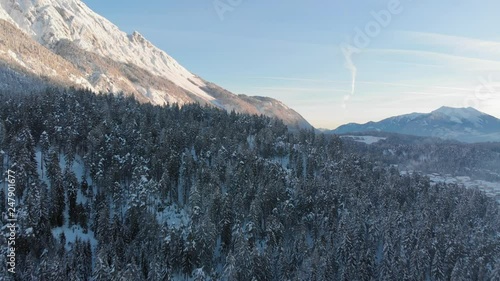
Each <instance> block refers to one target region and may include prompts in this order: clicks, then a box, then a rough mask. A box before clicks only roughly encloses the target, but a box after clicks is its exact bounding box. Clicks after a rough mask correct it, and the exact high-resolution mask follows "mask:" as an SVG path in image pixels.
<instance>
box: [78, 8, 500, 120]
mask: <svg viewBox="0 0 500 281" xmlns="http://www.w3.org/2000/svg"><path fill="white" fill-rule="evenodd" d="M84 2H85V3H86V4H87V5H88V6H89V7H90V8H92V9H93V10H94V11H96V12H98V13H99V14H101V15H102V16H104V17H106V18H108V19H109V20H110V21H112V22H113V23H115V24H116V25H118V27H120V29H122V30H123V31H125V32H127V33H131V32H132V31H134V30H137V31H139V32H140V33H141V34H143V35H144V36H145V37H146V38H147V39H149V40H150V41H151V42H153V43H154V44H155V45H157V46H158V47H160V48H161V49H163V50H165V51H166V52H167V53H168V54H170V55H171V56H173V57H174V58H175V59H176V60H178V61H179V62H180V63H181V64H182V65H184V66H185V67H186V68H187V69H189V70H190V71H192V72H193V73H195V74H197V75H199V76H201V77H203V78H204V79H206V80H209V81H211V82H214V83H216V84H218V85H220V86H222V87H224V88H226V89H228V90H230V91H232V92H234V93H237V94H247V95H262V96H270V97H273V98H277V99H279V100H281V101H283V102H284V103H286V104H287V105H289V106H290V107H292V108H294V109H295V110H297V111H298V112H299V113H300V114H302V115H303V116H304V117H305V118H306V119H307V120H308V121H310V122H311V123H312V124H313V125H314V126H316V127H321V128H335V127H337V126H339V125H341V124H344V123H349V122H361V123H364V122H367V121H370V120H375V121H376V120H381V119H383V118H386V117H389V116H393V115H398V114H404V113H410V112H430V111H432V110H434V109H436V108H438V107H440V106H442V105H447V106H455V107H466V106H473V107H475V108H477V109H479V110H481V111H484V112H486V113H489V114H491V115H494V116H497V117H500V32H499V31H500V28H499V26H500V17H498V11H500V2H499V1H497V0H481V1H465V0H440V1H435V0H434V1H432V0H399V1H398V0H353V1H343V0H337V1H326V0H323V1H298V0H273V1H264V0H252V1H250V0H217V1H213V0H208V1H199V0H183V1H177V0H175V1H174V0H163V1H156V0H150V1H147V2H146V1H141V2H139V1H128V0H123V1H120V2H115V1H102V0H100V1H97V0H84ZM231 3H233V4H231ZM218 9H219V10H218Z"/></svg>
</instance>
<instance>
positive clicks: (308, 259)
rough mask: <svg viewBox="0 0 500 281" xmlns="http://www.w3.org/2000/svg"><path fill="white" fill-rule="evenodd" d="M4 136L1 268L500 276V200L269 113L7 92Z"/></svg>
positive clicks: (208, 275)
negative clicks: (10, 193)
mask: <svg viewBox="0 0 500 281" xmlns="http://www.w3.org/2000/svg"><path fill="white" fill-rule="evenodd" d="M0 149H1V152H0V157H1V158H2V159H0V163H3V165H0V166H1V168H2V173H3V174H4V175H5V174H6V171H7V170H8V169H10V170H12V171H15V173H16V194H15V198H16V200H17V208H16V213H17V215H18V222H17V223H18V229H17V231H16V235H17V236H16V245H15V248H16V258H17V260H16V262H17V264H16V273H15V274H11V273H7V272H6V271H3V270H0V279H2V278H5V277H6V276H10V277H12V279H13V280H64V281H66V280H138V281H140V280H242V281H250V280H276V281H277V280H436V281H437V280H454V281H455V280H500V236H499V235H500V212H499V206H498V204H497V203H496V202H495V201H494V200H492V199H490V198H488V197H486V196H485V195H484V194H483V193H481V192H479V191H476V190H467V189H464V188H461V187H458V186H453V185H444V184H437V185H430V182H429V179H428V178H426V177H423V176H419V175H418V174H414V175H411V176H402V175H400V172H399V171H398V170H396V169H395V168H389V167H388V166H386V165H385V164H384V162H383V161H375V160H374V159H373V156H372V155H371V154H370V155H364V154H363V153H359V152H356V150H353V149H346V148H345V147H344V143H343V141H342V140H341V139H340V138H338V137H336V136H327V135H323V134H315V133H314V131H312V130H309V131H305V130H302V131H299V132H295V133H292V132H289V131H288V129H287V127H286V126H285V125H284V124H283V123H282V122H281V121H278V120H275V119H270V118H268V117H258V116H250V115H241V114H236V113H227V112H225V111H221V110H218V109H214V108H211V107H201V106H199V105H185V106H182V107H178V106H177V105H170V106H166V107H160V106H153V105H150V104H141V103H139V102H137V101H135V100H134V99H133V98H130V97H124V96H113V95H111V94H100V95H95V94H93V93H91V92H86V91H82V90H58V89H50V90H47V91H45V92H44V93H39V94H32V95H18V94H16V95H14V94H9V93H3V94H0ZM6 186H7V183H6V182H5V181H3V182H2V191H0V197H1V198H0V202H1V205H0V209H1V211H2V214H5V212H6V209H7V207H8V205H7V203H6V199H7V194H6ZM4 217H5V216H4ZM5 225H6V222H5V220H3V221H2V222H1V223H0V227H2V229H3V230H4V233H5V232H6V231H7V230H6V227H5ZM0 241H1V243H0V246H1V247H0V251H1V256H0V263H1V264H2V266H4V265H5V264H6V251H7V247H6V246H5V244H6V241H7V236H2V237H1V238H0ZM7 278H9V277H7ZM6 280H8V279H6Z"/></svg>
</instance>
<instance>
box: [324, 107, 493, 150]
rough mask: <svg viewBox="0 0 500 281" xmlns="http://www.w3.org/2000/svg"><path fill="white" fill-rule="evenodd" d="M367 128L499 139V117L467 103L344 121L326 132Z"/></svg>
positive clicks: (475, 139) (470, 139)
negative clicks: (371, 119)
mask: <svg viewBox="0 0 500 281" xmlns="http://www.w3.org/2000/svg"><path fill="white" fill-rule="evenodd" d="M370 131H376V132H390V133H398V134H406V135H415V136H429V137H439V138H443V139H452V140H458V141H462V142H469V143H473V142H500V119H497V118H495V117H493V116H491V115H488V114H486V113H483V112H480V111H478V110H476V109H474V108H471V107H468V108H452V107H441V108H439V109H437V110H435V111H432V112H431V113H411V114H406V115H400V116H395V117H390V118H387V119H384V120H382V121H380V122H368V123H366V124H355V123H351V124H346V125H343V126H340V127H338V128H337V129H335V130H332V131H329V133H333V134H349V133H359V132H370Z"/></svg>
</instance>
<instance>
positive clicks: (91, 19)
mask: <svg viewBox="0 0 500 281" xmlns="http://www.w3.org/2000/svg"><path fill="white" fill-rule="evenodd" d="M0 3H1V6H2V8H3V9H4V10H5V12H6V13H5V12H3V13H0V16H2V17H4V19H6V20H8V21H10V22H12V23H14V24H16V26H18V27H19V28H20V29H21V30H22V31H24V32H25V33H26V34H28V35H30V36H31V37H32V38H33V39H35V40H36V41H38V42H39V43H40V44H42V45H44V46H47V47H49V48H51V47H53V46H55V45H56V44H57V43H58V42H59V41H60V40H63V39H66V40H69V41H71V42H73V43H74V44H76V46H78V47H79V48H81V49H82V50H84V51H88V52H93V53H96V54H98V55H100V56H103V57H107V58H113V60H116V61H119V62H122V63H132V64H135V65H137V66H139V67H141V68H143V69H145V70H148V71H149V72H151V73H152V74H154V75H158V76H162V77H165V78H167V79H169V80H170V81H172V82H174V83H175V84H177V85H179V86H181V87H182V88H184V89H186V90H188V91H190V92H192V93H194V94H196V95H198V96H200V97H202V98H203V99H206V100H211V99H213V98H212V97H211V96H209V95H208V94H206V93H205V92H203V91H202V90H201V89H200V87H202V86H205V84H204V83H203V81H201V80H200V79H198V78H197V77H196V76H195V75H194V74H192V73H190V72H189V71H188V70H186V69H185V68H184V67H182V66H181V65H179V63H177V62H176V61H175V60H174V59H173V58H172V57H170V56H169V55H167V54H166V53H165V52H163V51H162V50H160V49H158V48H156V47H155V46H153V44H151V43H150V42H149V41H147V40H146V39H145V38H144V37H143V36H142V35H140V34H139V33H138V32H134V33H133V34H132V35H127V34H126V33H125V32H122V31H120V30H119V29H118V27H117V26H115V25H114V24H112V23H111V22H109V21H108V20H106V19H105V18H103V17H101V16H99V15H98V14H96V13H94V12H93V11H92V10H90V8H88V7H87V6H86V5H85V4H84V3H83V2H81V1H78V0H16V1H12V0H0ZM6 15H7V16H6Z"/></svg>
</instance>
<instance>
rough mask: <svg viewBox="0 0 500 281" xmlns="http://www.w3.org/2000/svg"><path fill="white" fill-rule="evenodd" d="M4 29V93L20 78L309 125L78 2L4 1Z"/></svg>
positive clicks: (0, 43) (0, 55)
mask: <svg viewBox="0 0 500 281" xmlns="http://www.w3.org/2000/svg"><path fill="white" fill-rule="evenodd" d="M0 25H1V29H0V36H1V37H0V70H1V71H0V77H2V76H4V79H3V81H1V82H0V89H9V88H19V86H20V85H19V80H22V81H28V82H27V83H26V85H25V86H26V87H28V86H29V85H30V84H34V83H33V80H36V81H39V82H40V83H42V84H43V83H46V84H54V83H55V84H61V85H66V86H77V87H84V88H89V89H91V90H93V91H95V92H101V91H102V92H107V91H112V92H125V93H130V94H133V95H134V96H136V97H137V98H138V99H139V100H141V101H143V102H151V103H153V104H159V105H162V104H165V103H174V102H175V103H179V104H181V105H182V104H185V103H191V102H199V103H201V104H210V105H213V106H217V107H221V108H225V109H228V110H233V109H234V110H236V111H238V112H242V113H250V114H265V115H268V116H271V117H278V118H280V119H283V120H284V121H285V123H287V124H289V125H291V126H294V127H301V128H304V127H311V126H310V124H309V123H308V122H307V121H306V120H305V119H304V118H302V117H301V116H300V115H299V114H298V113H297V112H295V111H293V110H292V109H290V108H288V107H286V106H285V105H284V104H282V103H281V102H278V101H276V100H272V99H262V98H255V97H247V96H241V95H240V96H237V95H234V94H232V93H230V92H228V91H226V90H224V89H223V88H221V87H219V86H217V85H214V84H211V83H209V82H207V81H205V80H203V79H202V78H200V77H198V76H197V75H195V74H193V73H191V72H190V71H188V70H187V69H186V68H184V67H183V66H181V65H180V64H179V63H178V62H177V61H175V60H174V59H173V58H172V57H170V56H169V55H168V54H167V53H165V52H164V51H162V50H160V49H159V48H157V47H155V46H154V45H153V44H152V43H151V42H149V41H148V40H146V39H145V38H144V37H143V36H142V35H141V34H139V33H138V32H133V33H132V34H126V33H125V32H123V31H120V30H119V28H118V27H117V26H115V25H114V24H113V23H111V22H110V21H108V20H107V19H105V18H104V17H102V16H100V15H98V14H96V13H95V12H93V11H92V10H91V9H90V8H89V7H87V6H86V5H85V4H84V3H83V2H82V1H80V0H0ZM6 73H7V74H6ZM13 74H17V75H13ZM13 77H14V78H13ZM19 77H22V79H21V78H19ZM27 77H28V78H29V79H28V78H27ZM23 79H24V80H23Z"/></svg>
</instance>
